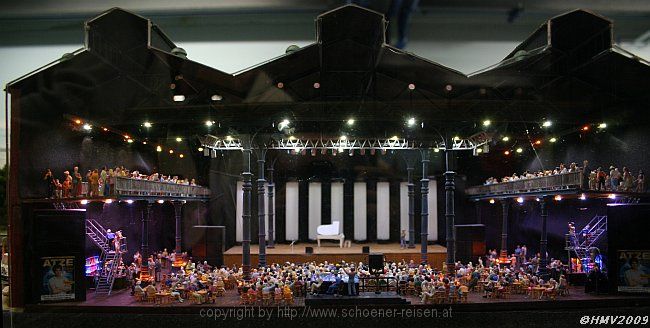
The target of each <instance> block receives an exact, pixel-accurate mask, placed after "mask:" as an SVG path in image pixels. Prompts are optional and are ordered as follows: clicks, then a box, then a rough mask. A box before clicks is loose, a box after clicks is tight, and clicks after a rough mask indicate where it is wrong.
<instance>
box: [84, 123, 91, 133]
mask: <svg viewBox="0 0 650 328" xmlns="http://www.w3.org/2000/svg"><path fill="white" fill-rule="evenodd" d="M83 129H84V130H86V131H90V130H92V129H93V127H92V125H90V124H88V123H86V124H84V126H83Z"/></svg>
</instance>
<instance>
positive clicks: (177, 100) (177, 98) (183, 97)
mask: <svg viewBox="0 0 650 328" xmlns="http://www.w3.org/2000/svg"><path fill="white" fill-rule="evenodd" d="M172 99H174V101H175V102H181V101H185V96H184V95H174V97H172Z"/></svg>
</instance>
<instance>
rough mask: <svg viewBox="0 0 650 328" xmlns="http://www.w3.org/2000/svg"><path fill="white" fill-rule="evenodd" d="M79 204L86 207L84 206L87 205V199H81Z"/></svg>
mask: <svg viewBox="0 0 650 328" xmlns="http://www.w3.org/2000/svg"><path fill="white" fill-rule="evenodd" d="M79 204H81V205H86V204H88V200H87V199H82V200H81V201H80V202H79Z"/></svg>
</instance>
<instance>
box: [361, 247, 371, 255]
mask: <svg viewBox="0 0 650 328" xmlns="http://www.w3.org/2000/svg"><path fill="white" fill-rule="evenodd" d="M361 253H363V254H369V253H370V246H363V248H361Z"/></svg>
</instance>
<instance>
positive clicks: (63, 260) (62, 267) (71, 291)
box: [41, 256, 75, 301]
mask: <svg viewBox="0 0 650 328" xmlns="http://www.w3.org/2000/svg"><path fill="white" fill-rule="evenodd" d="M74 262H75V257H74V256H52V257H41V272H42V274H43V276H42V279H43V280H42V283H41V301H63V300H74V299H75V286H74V278H75V277H74Z"/></svg>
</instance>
